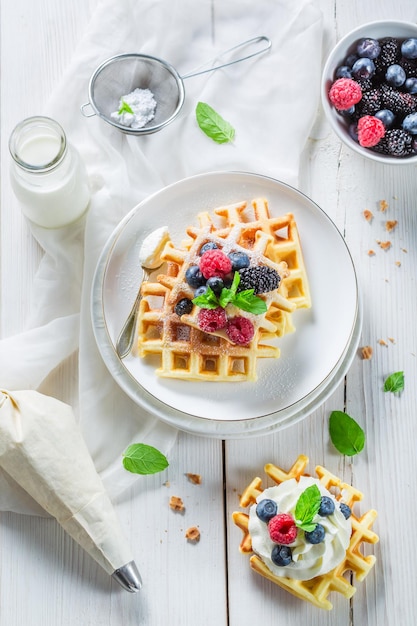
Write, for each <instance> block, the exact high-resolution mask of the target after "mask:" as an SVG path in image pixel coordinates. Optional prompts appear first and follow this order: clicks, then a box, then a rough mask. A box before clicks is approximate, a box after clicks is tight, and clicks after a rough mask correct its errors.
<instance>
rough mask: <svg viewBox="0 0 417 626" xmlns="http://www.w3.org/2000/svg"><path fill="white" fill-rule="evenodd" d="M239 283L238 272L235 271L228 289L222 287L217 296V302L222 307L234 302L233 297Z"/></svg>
mask: <svg viewBox="0 0 417 626" xmlns="http://www.w3.org/2000/svg"><path fill="white" fill-rule="evenodd" d="M239 283H240V274H239V272H235V273H234V276H233V282H232V284H231V285H230V289H227V287H224V288H223V289H222V292H221V294H220V298H219V304H220V306H222V307H223V308H224V309H225V308H226V307H227V305H228V304H229V303H230V302H233V303H234V299H235V296H236V292H237V288H238V287H239Z"/></svg>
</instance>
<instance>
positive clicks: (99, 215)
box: [0, 0, 322, 513]
mask: <svg viewBox="0 0 417 626" xmlns="http://www.w3.org/2000/svg"><path fill="white" fill-rule="evenodd" d="M213 10H214V12H215V20H214V22H213V20H212V11H213ZM213 24H214V26H213ZM256 35H267V36H268V37H270V39H271V40H272V48H271V50H270V51H269V52H268V53H266V54H264V55H260V56H257V57H255V58H252V59H249V60H246V61H243V62H242V63H239V64H235V65H232V66H230V67H227V68H224V69H221V70H217V71H214V72H212V73H208V74H205V75H202V76H198V77H194V78H189V79H186V80H185V81H184V83H185V90H186V98H185V104H184V106H183V109H182V111H181V113H180V115H179V117H178V118H177V119H176V120H175V121H174V122H173V123H172V124H171V125H169V126H167V127H166V128H165V129H163V130H162V131H161V132H159V133H156V134H153V135H148V136H144V137H140V138H136V137H131V136H127V135H124V134H122V133H120V132H119V131H117V130H116V129H114V128H112V127H110V126H109V125H107V124H106V123H105V122H103V121H102V120H101V119H99V118H98V117H91V118H88V119H86V118H84V117H83V116H82V115H81V113H80V106H81V105H82V104H83V103H85V102H86V101H87V100H88V82H89V79H90V76H91V74H92V72H93V71H94V69H95V68H96V67H97V66H98V65H99V64H100V63H101V62H102V61H104V60H105V59H106V58H108V57H110V56H113V55H114V54H118V53H122V52H143V53H147V54H152V55H155V56H159V57H160V58H162V59H165V60H166V61H168V62H169V63H171V64H172V65H173V66H174V67H176V69H177V70H178V71H179V73H180V74H181V75H184V74H186V73H187V72H190V71H191V70H193V69H195V68H196V67H198V66H201V65H203V64H204V63H205V62H206V61H207V60H208V59H212V58H213V57H214V56H215V55H216V54H217V53H220V52H222V51H223V50H226V49H227V48H230V47H231V46H233V45H235V44H238V43H240V42H241V41H244V40H246V39H249V38H252V37H254V36H256ZM321 41H322V24H321V13H320V11H319V10H318V8H317V2H316V1H315V0H256V2H254V1H253V0H227V1H225V2H217V3H215V4H213V2H212V0H140V1H139V0H117V2H113V1H110V0H102V1H101V2H100V3H99V5H98V7H97V9H96V11H95V13H94V15H93V17H92V20H91V22H90V24H89V25H88V28H87V30H86V34H85V36H84V38H83V39H82V41H81V42H80V44H79V48H78V51H77V53H76V54H75V56H74V58H73V60H72V62H71V64H70V67H69V68H68V69H67V71H66V73H65V74H64V76H63V79H62V81H61V83H60V84H59V85H58V86H57V88H56V90H55V93H54V94H53V96H52V98H51V100H50V102H49V106H48V107H47V110H45V111H44V112H43V113H45V114H47V115H50V116H51V117H53V118H55V119H56V120H57V121H59V122H60V123H61V124H62V125H63V127H64V129H65V131H66V133H67V136H68V139H69V140H70V141H71V142H72V143H73V144H74V145H75V146H76V147H77V148H78V150H79V151H80V153H81V155H82V157H83V159H84V161H85V163H86V166H87V170H88V174H89V180H90V184H91V189H92V199H91V204H90V209H89V212H88V213H87V215H86V218H85V219H84V220H81V221H80V222H79V223H78V224H76V225H75V226H71V227H66V228H63V229H59V230H55V231H53V230H44V229H42V228H38V227H33V229H32V231H33V235H34V236H35V237H36V238H37V239H38V241H39V242H40V244H41V246H42V247H43V249H44V250H45V255H44V257H43V259H42V261H41V263H40V266H39V269H38V272H37V274H36V277H35V279H34V284H33V292H32V296H31V297H32V302H33V307H32V313H31V316H30V319H29V320H28V324H27V328H26V329H25V330H24V332H22V334H20V335H17V336H15V337H12V338H7V339H4V340H3V341H1V342H0V386H1V387H3V388H6V389H9V390H13V389H14V390H16V389H24V388H28V389H37V388H39V386H40V385H41V383H42V381H43V380H44V379H45V378H46V377H47V376H48V374H49V373H50V372H51V371H52V370H53V369H54V368H55V367H56V366H57V365H58V364H59V363H60V362H61V361H64V360H65V359H66V358H67V357H68V356H70V355H71V354H72V353H73V352H75V351H76V350H77V349H78V347H79V397H74V402H73V407H74V408H75V409H76V410H77V412H78V415H79V420H80V426H81V429H82V432H83V435H84V437H85V440H86V443H87V446H88V448H89V451H90V453H91V455H92V458H93V460H94V463H95V465H96V468H97V470H98V472H99V473H100V474H101V476H102V478H103V480H104V483H105V485H106V487H107V489H108V491H109V493H110V495H111V496H112V497H114V496H116V495H118V494H120V493H121V492H122V491H123V490H124V489H126V487H127V486H129V485H130V484H131V483H132V481H133V480H135V479H136V476H134V475H131V474H129V473H128V472H126V471H125V470H124V469H123V467H122V463H121V453H122V451H123V450H124V449H125V448H126V447H127V445H128V444H129V443H131V442H132V441H142V442H146V443H149V444H151V445H154V446H156V447H158V448H159V449H160V450H162V451H164V452H165V453H168V452H169V450H170V448H171V446H172V444H173V442H174V441H175V431H174V429H172V428H170V427H168V426H166V425H164V424H163V423H162V422H160V421H158V420H156V419H155V418H153V417H152V416H150V415H149V414H146V413H145V411H143V410H142V409H141V408H139V407H138V406H136V405H135V404H134V403H133V402H132V401H131V400H130V399H129V398H127V396H126V395H125V394H124V393H123V392H122V391H121V390H120V389H119V387H118V386H117V384H116V383H115V382H114V381H113V379H112V377H111V376H110V374H109V373H108V371H107V368H106V366H105V364H104V363H103V361H102V359H101V357H100V354H99V352H98V349H97V346H96V343H95V339H94V336H93V331H92V327H91V319H90V290H91V284H92V279H93V274H94V270H95V267H96V263H97V260H98V257H99V254H100V252H101V250H102V247H103V245H104V244H105V242H106V240H107V239H108V237H109V236H110V234H111V233H112V231H113V229H114V228H115V226H116V225H117V224H118V222H119V221H120V220H121V219H122V218H123V217H124V216H125V215H126V213H127V212H128V211H129V210H130V209H131V208H133V207H134V206H135V205H136V204H137V203H138V202H140V201H141V200H142V199H143V198H145V197H146V196H147V195H149V194H150V193H153V192H155V191H157V190H159V189H161V188H162V187H164V186H165V185H167V184H169V183H172V182H174V181H176V180H179V179H182V178H185V177H187V176H190V175H194V174H198V173H202V172H208V171H216V170H242V171H252V172H256V173H259V174H265V175H269V176H273V177H274V178H277V179H280V180H283V181H285V182H287V183H289V184H292V185H294V186H296V185H297V177H298V166H299V157H300V153H301V151H302V149H303V147H304V144H305V142H306V139H307V137H308V133H309V130H310V128H311V125H312V123H313V121H314V118H315V115H316V111H317V106H318V94H319V83H320V68H321ZM249 51H250V50H247V51H246V50H242V53H244V52H249ZM200 100H201V101H204V102H207V103H208V104H210V105H211V106H212V107H213V108H214V109H216V110H217V111H218V112H219V113H220V114H221V115H222V116H223V117H224V118H225V119H226V120H228V121H229V122H230V123H231V124H232V125H233V126H234V128H235V129H236V136H235V140H234V141H233V143H231V144H226V145H218V144H216V143H214V142H213V141H212V140H211V139H209V138H208V137H206V136H205V135H204V134H203V133H202V132H201V130H200V129H199V128H198V126H197V123H196V120H195V107H196V104H197V102H198V101H200ZM84 226H85V228H84ZM61 394H62V390H61V389H60V388H58V386H57V387H56V388H54V389H52V395H55V396H56V397H58V398H60V397H61ZM0 486H1V489H2V494H1V498H0V507H1V508H2V509H5V510H7V509H8V510H15V511H16V510H21V511H23V512H30V511H31V510H33V512H36V513H39V509H38V508H37V507H35V506H34V507H33V509H31V507H30V505H29V504H28V503H26V505H24V503H23V502H22V501H21V500H20V499H19V497H18V496H19V494H18V493H17V491H15V490H14V486H13V482H12V481H9V480H7V478H2V477H1V475H0Z"/></svg>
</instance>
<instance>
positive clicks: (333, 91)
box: [329, 78, 362, 111]
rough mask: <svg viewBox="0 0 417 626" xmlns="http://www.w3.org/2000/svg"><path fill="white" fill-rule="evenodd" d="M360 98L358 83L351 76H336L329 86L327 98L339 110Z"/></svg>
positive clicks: (360, 92) (350, 105) (351, 104)
mask: <svg viewBox="0 0 417 626" xmlns="http://www.w3.org/2000/svg"><path fill="white" fill-rule="evenodd" d="M361 98H362V89H361V87H360V85H359V84H358V83H357V82H355V81H354V80H352V79H351V78H338V79H337V80H336V81H335V82H334V83H333V85H332V86H331V88H330V91H329V99H330V102H331V103H332V104H333V106H335V107H336V109H339V111H344V110H345V109H350V107H352V106H353V105H354V104H357V103H358V102H359V101H360V99H361Z"/></svg>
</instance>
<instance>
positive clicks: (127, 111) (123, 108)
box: [118, 100, 134, 115]
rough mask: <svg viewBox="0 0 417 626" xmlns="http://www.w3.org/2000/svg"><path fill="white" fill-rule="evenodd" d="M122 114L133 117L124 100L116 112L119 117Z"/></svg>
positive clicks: (129, 107) (130, 108)
mask: <svg viewBox="0 0 417 626" xmlns="http://www.w3.org/2000/svg"><path fill="white" fill-rule="evenodd" d="M122 113H131V114H132V115H134V112H133V109H132V107H131V106H129V105H128V103H127V102H126V101H125V100H122V105H121V107H120V109H119V110H118V114H119V115H122Z"/></svg>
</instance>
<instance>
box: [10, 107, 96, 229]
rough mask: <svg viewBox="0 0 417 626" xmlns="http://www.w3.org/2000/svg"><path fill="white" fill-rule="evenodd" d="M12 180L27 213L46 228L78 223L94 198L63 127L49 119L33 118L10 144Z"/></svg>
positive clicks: (24, 123)
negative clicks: (76, 221) (90, 200)
mask: <svg viewBox="0 0 417 626" xmlns="http://www.w3.org/2000/svg"><path fill="white" fill-rule="evenodd" d="M9 148H10V153H11V155H12V157H13V161H12V163H11V170H10V173H11V181H12V187H13V191H14V192H15V195H16V197H17V199H18V200H19V202H20V204H21V208H22V212H23V214H24V215H25V216H26V217H27V218H28V219H29V220H30V221H31V222H34V223H35V224H38V225H39V226H43V227H44V228H59V227H61V226H66V225H67V224H71V223H72V222H74V221H75V220H77V219H78V218H79V217H81V215H83V213H84V212H85V211H86V209H87V207H88V203H89V199H90V192H89V188H88V180H87V172H86V169H85V165H84V163H83V162H82V160H81V158H80V155H79V154H78V152H77V150H76V149H75V148H74V147H73V146H72V145H71V144H69V143H68V142H67V138H66V136H65V132H64V130H63V128H62V127H61V126H60V124H58V122H55V120H53V119H51V118H49V117H40V116H38V117H29V118H28V119H25V120H23V121H22V122H20V124H18V125H17V126H16V128H15V129H14V130H13V132H12V134H11V136H10V141H9Z"/></svg>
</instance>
